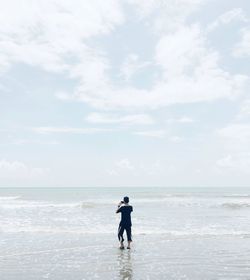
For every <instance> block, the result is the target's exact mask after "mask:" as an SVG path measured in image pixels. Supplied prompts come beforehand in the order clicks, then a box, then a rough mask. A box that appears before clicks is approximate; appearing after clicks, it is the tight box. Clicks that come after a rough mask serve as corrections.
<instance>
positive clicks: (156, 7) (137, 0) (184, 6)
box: [128, 0, 208, 32]
mask: <svg viewBox="0 0 250 280" xmlns="http://www.w3.org/2000/svg"><path fill="white" fill-rule="evenodd" d="M128 1H129V3H130V4H131V5H134V6H135V7H136V10H137V14H138V15H139V17H140V18H147V20H149V22H150V27H152V28H153V29H154V30H155V31H157V32H165V31H166V30H174V29H175V28H176V27H178V26H179V25H181V24H183V23H184V22H185V20H186V19H187V17H188V16H190V14H192V13H193V12H195V11H197V10H199V9H200V8H201V7H202V5H204V4H206V2H208V0H168V1H162V0H148V1H145V0H128ZM154 15H157V17H155V16H154Z"/></svg>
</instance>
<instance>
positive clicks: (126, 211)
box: [116, 205, 133, 227]
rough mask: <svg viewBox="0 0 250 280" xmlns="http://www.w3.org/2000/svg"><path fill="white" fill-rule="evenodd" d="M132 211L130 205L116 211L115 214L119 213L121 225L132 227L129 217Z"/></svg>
mask: <svg viewBox="0 0 250 280" xmlns="http://www.w3.org/2000/svg"><path fill="white" fill-rule="evenodd" d="M132 211H133V207H132V206H131V205H122V206H121V207H120V208H119V209H117V211H116V213H121V222H120V224H121V225H123V226H130V227H131V226H132V222H131V215H130V213H131V212H132Z"/></svg>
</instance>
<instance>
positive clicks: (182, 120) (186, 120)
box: [166, 116, 195, 124]
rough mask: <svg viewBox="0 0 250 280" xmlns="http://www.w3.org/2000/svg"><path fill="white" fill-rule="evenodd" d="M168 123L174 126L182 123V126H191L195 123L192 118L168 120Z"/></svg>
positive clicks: (184, 117)
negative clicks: (190, 124)
mask: <svg viewBox="0 0 250 280" xmlns="http://www.w3.org/2000/svg"><path fill="white" fill-rule="evenodd" d="M166 122H167V123H169V124H172V123H180V124H189V123H193V122H195V121H194V120H193V119H192V118H190V117H186V116H183V117H180V118H170V119H167V120H166Z"/></svg>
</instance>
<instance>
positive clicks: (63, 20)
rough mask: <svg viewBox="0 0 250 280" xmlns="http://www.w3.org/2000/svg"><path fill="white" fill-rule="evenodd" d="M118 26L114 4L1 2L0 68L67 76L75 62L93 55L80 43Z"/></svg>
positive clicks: (52, 0)
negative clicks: (25, 67)
mask: <svg viewBox="0 0 250 280" xmlns="http://www.w3.org/2000/svg"><path fill="white" fill-rule="evenodd" d="M13 7H15V8H13ZM122 22H123V14H122V12H121V7H120V6H119V3H118V2H117V1H115V0H107V1H98V0H92V1H80V0H73V1H71V2H69V1H66V0H43V1H41V0H38V1H32V4H31V2H30V1H29V0H24V1H22V2H20V1H16V0H10V1H8V2H6V1H1V9H0V39H1V43H0V50H1V57H0V64H2V65H3V64H4V65H8V64H9V65H10V64H11V63H26V64H30V65H35V66H39V67H42V68H43V69H45V70H47V71H56V72H62V71H66V70H68V71H70V72H71V69H72V68H74V62H73V61H74V60H75V58H77V64H78V65H79V64H82V63H83V62H85V60H89V61H90V60H91V57H92V56H95V55H96V54H93V52H94V51H93V50H90V48H88V47H87V46H86V43H84V41H83V40H85V39H88V38H90V37H91V36H96V35H98V34H105V33H108V32H110V31H112V30H113V28H114V26H115V25H117V24H120V23H122ZM91 52H92V53H91ZM71 61H72V62H71Z"/></svg>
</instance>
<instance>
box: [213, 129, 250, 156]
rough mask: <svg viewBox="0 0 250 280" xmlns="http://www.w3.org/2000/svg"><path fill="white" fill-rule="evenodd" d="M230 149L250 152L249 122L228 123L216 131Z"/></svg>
mask: <svg viewBox="0 0 250 280" xmlns="http://www.w3.org/2000/svg"><path fill="white" fill-rule="evenodd" d="M218 134H219V136H220V137H221V138H222V139H223V141H224V142H225V144H226V146H227V147H228V148H229V149H230V150H236V151H244V152H246V151H249V152H250V146H249V143H250V124H241V123H239V124H237V123H234V124H230V125H228V126H226V127H224V128H222V129H220V130H219V131H218Z"/></svg>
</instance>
